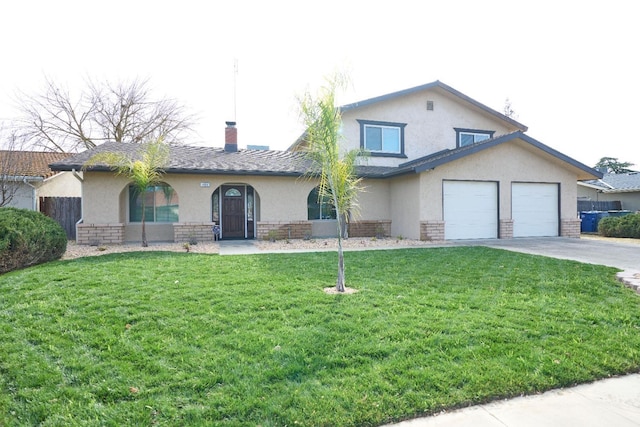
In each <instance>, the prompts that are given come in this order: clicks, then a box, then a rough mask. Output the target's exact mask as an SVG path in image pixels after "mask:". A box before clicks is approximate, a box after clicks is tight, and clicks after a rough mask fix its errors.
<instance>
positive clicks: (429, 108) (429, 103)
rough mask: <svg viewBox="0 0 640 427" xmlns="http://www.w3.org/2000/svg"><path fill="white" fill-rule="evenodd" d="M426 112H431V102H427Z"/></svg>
mask: <svg viewBox="0 0 640 427" xmlns="http://www.w3.org/2000/svg"><path fill="white" fill-rule="evenodd" d="M427 111H433V101H427Z"/></svg>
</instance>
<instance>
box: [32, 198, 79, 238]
mask: <svg viewBox="0 0 640 427" xmlns="http://www.w3.org/2000/svg"><path fill="white" fill-rule="evenodd" d="M40 212H42V213H43V214H45V215H46V216H48V217H50V218H53V219H54V220H55V221H57V222H58V224H60V225H61V226H62V228H64V231H65V232H66V233H67V238H68V239H69V240H75V239H76V223H77V222H78V221H80V218H82V198H80V197H40Z"/></svg>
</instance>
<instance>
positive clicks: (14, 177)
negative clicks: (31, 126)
mask: <svg viewBox="0 0 640 427" xmlns="http://www.w3.org/2000/svg"><path fill="white" fill-rule="evenodd" d="M23 146H24V139H23V138H21V137H20V136H19V135H18V134H17V133H15V132H9V131H7V130H6V129H5V128H1V127H0V207H3V206H8V205H9V204H10V203H11V201H12V200H13V198H14V197H15V195H16V193H17V191H18V189H19V188H20V187H21V185H22V181H23V179H24V177H23V176H22V175H24V171H25V170H27V169H28V166H29V165H26V164H24V162H25V158H24V157H23V156H20V152H21V150H22V148H23Z"/></svg>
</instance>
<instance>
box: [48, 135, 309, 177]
mask: <svg viewBox="0 0 640 427" xmlns="http://www.w3.org/2000/svg"><path fill="white" fill-rule="evenodd" d="M139 148H140V146H139V145H138V144H124V143H117V142H108V143H105V144H102V145H99V146H98V147H96V148H94V149H92V150H88V151H85V152H82V153H79V154H76V155H75V156H73V157H70V158H68V159H65V160H62V161H59V162H55V163H53V164H51V169H52V170H61V171H68V170H73V169H76V170H80V169H82V168H83V166H84V164H85V163H86V162H87V160H89V159H90V158H91V157H92V156H93V155H95V154H97V153H101V152H115V153H122V154H125V155H129V156H132V158H135V156H136V155H137V152H138V150H139ZM169 157H170V160H169V164H168V166H167V168H166V169H165V172H167V173H195V174H241V175H251V174H255V175H283V176H287V175H293V176H300V175H302V174H304V173H306V171H307V170H308V169H309V166H310V162H309V160H307V159H306V158H305V156H304V154H303V153H294V152H290V151H274V150H238V151H236V152H226V151H224V150H223V149H222V148H212V147H196V146H190V145H172V146H171V147H170V156H169ZM90 170H98V171H100V170H102V171H105V170H109V167H108V166H107V165H104V164H103V165H96V166H95V167H91V168H90Z"/></svg>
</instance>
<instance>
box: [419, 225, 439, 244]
mask: <svg viewBox="0 0 640 427" xmlns="http://www.w3.org/2000/svg"><path fill="white" fill-rule="evenodd" d="M420 240H426V241H429V242H441V241H443V240H444V221H420Z"/></svg>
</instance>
